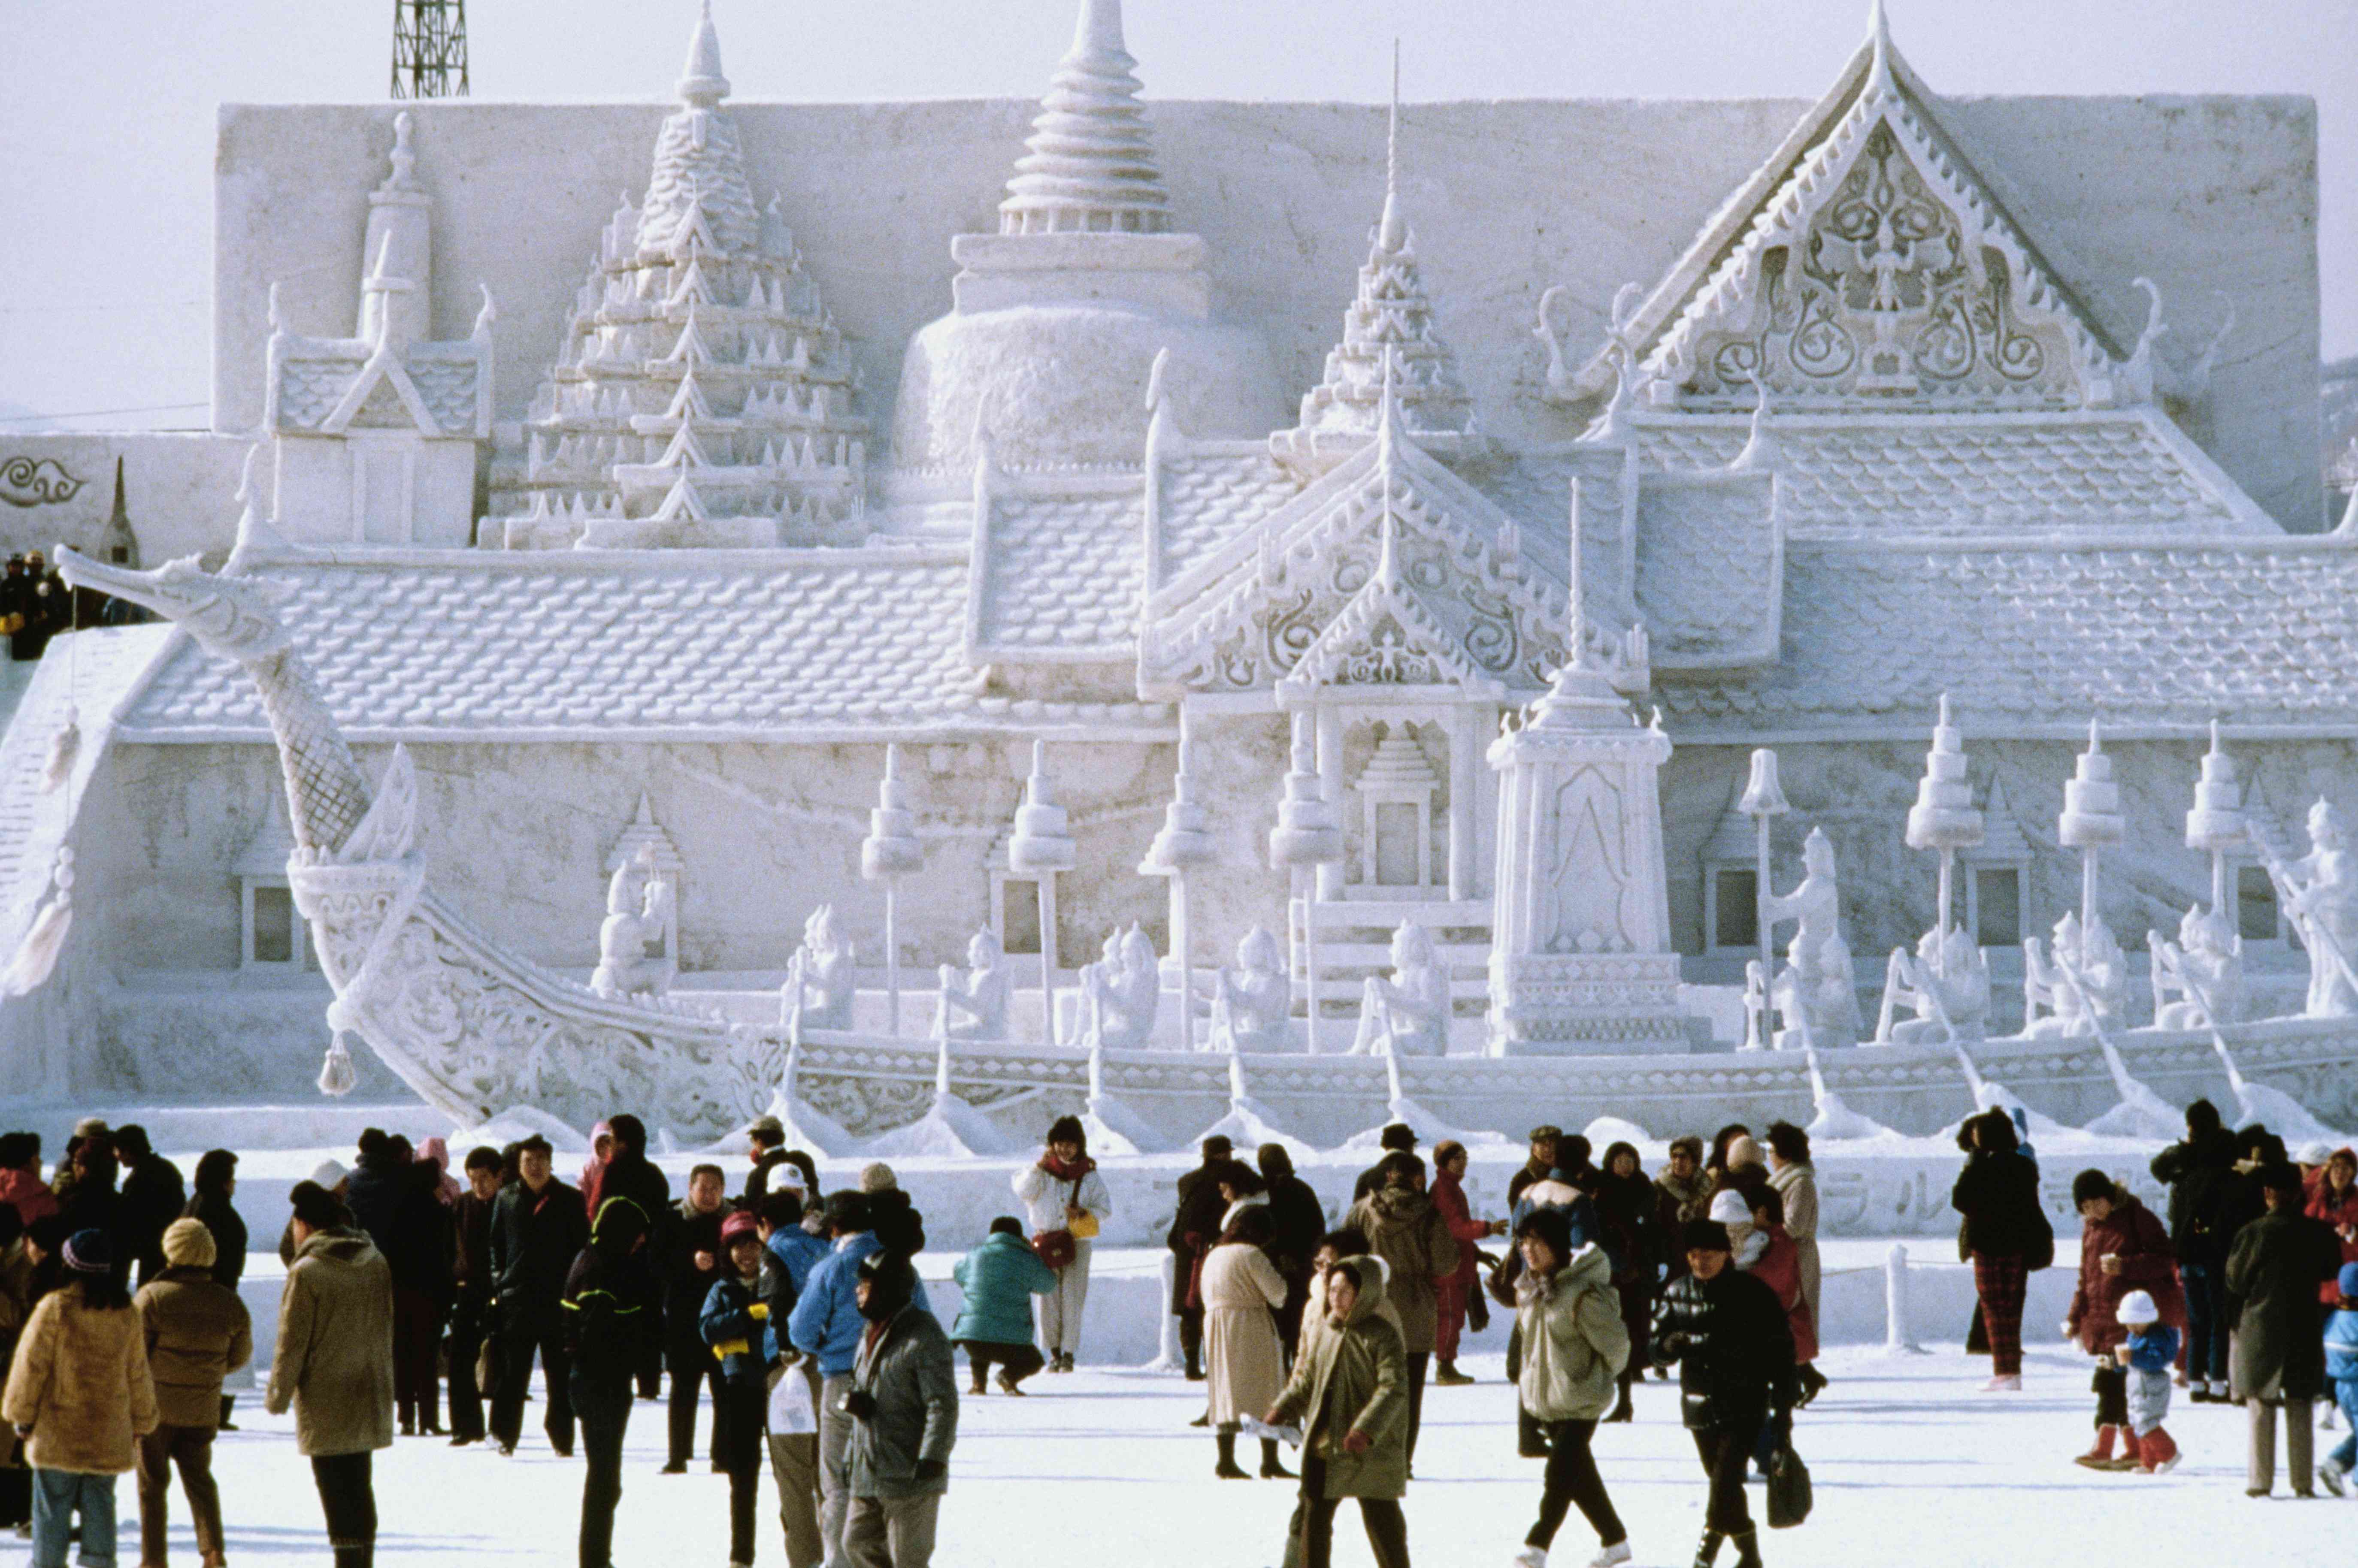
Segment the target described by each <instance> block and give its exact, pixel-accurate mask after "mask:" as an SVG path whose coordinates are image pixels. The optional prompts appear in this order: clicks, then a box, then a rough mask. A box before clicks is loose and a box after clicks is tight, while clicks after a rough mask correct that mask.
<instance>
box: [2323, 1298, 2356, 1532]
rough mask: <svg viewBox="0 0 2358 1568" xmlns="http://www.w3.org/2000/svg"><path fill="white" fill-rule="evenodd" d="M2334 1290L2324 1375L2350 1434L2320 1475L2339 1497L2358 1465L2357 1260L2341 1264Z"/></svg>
mask: <svg viewBox="0 0 2358 1568" xmlns="http://www.w3.org/2000/svg"><path fill="white" fill-rule="evenodd" d="M2335 1289H2336V1290H2338V1291H2339V1292H2341V1300H2340V1301H2339V1302H2338V1303H2335V1310H2334V1312H2333V1314H2331V1316H2329V1317H2328V1318H2327V1319H2326V1320H2325V1375H2326V1377H2327V1378H2328V1379H2331V1382H2332V1384H2333V1402H2334V1403H2335V1404H2337V1405H2339V1406H2341V1407H2342V1416H2343V1418H2344V1419H2345V1420H2346V1421H2347V1422H2348V1423H2349V1427H2350V1435H2349V1436H2347V1437H2344V1438H2343V1439H2342V1442H2341V1443H2340V1444H2338V1445H2337V1446H2336V1447H2335V1448H2334V1450H2333V1452H2332V1453H2331V1454H2327V1455H2326V1456H2325V1463H2324V1464H2322V1465H2319V1466H2318V1467H2317V1478H2318V1479H2319V1480H2320V1481H2322V1482H2324V1483H2325V1489H2326V1490H2327V1491H2329V1492H2331V1493H2332V1494H2333V1495H2334V1496H2335V1497H2337V1498H2339V1497H2342V1496H2345V1495H2347V1494H2346V1492H2345V1490H2344V1488H2343V1487H2342V1480H2343V1478H2344V1477H2345V1476H2348V1475H2349V1474H2350V1472H2351V1470H2352V1469H2353V1467H2358V1263H2344V1264H2342V1277H2341V1278H2340V1279H2339V1280H2337V1281H2335Z"/></svg>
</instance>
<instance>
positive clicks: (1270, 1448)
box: [1260, 1437, 1299, 1481]
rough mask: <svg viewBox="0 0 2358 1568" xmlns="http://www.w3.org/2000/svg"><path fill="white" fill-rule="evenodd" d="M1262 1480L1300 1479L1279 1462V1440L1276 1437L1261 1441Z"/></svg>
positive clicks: (1265, 1438)
mask: <svg viewBox="0 0 2358 1568" xmlns="http://www.w3.org/2000/svg"><path fill="white" fill-rule="evenodd" d="M1260 1478H1261V1479H1262V1480H1264V1481H1292V1480H1296V1479H1299V1477H1297V1476H1295V1475H1294V1473H1293V1471H1291V1470H1289V1469H1287V1468H1286V1467H1285V1466H1284V1465H1281V1464H1279V1463H1278V1462H1277V1439H1276V1438H1274V1437H1264V1438H1262V1439H1261V1440H1260Z"/></svg>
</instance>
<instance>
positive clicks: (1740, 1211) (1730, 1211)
mask: <svg viewBox="0 0 2358 1568" xmlns="http://www.w3.org/2000/svg"><path fill="white" fill-rule="evenodd" d="M1711 1217H1712V1218H1713V1219H1715V1220H1717V1221H1718V1222H1719V1223H1720V1224H1722V1225H1749V1224H1751V1223H1752V1210H1751V1208H1750V1206H1747V1204H1746V1203H1745V1201H1744V1195H1743V1194H1742V1193H1739V1192H1737V1191H1736V1189H1735V1188H1734V1187H1722V1188H1721V1189H1720V1190H1719V1191H1717V1192H1715V1193H1714V1194H1712V1195H1711Z"/></svg>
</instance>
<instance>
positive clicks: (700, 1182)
mask: <svg viewBox="0 0 2358 1568" xmlns="http://www.w3.org/2000/svg"><path fill="white" fill-rule="evenodd" d="M727 1182H728V1176H727V1174H726V1173H723V1172H722V1170H721V1169H720V1167H719V1166H718V1165H698V1166H697V1167H696V1169H694V1170H693V1171H690V1172H689V1173H687V1197H685V1198H683V1199H681V1200H680V1202H679V1205H678V1206H677V1207H676V1208H675V1209H674V1210H673V1211H672V1216H673V1217H672V1247H671V1255H670V1257H669V1259H668V1260H666V1261H665V1264H664V1266H663V1281H664V1332H663V1346H664V1363H665V1366H666V1367H668V1368H670V1369H671V1456H670V1458H669V1459H668V1460H667V1461H666V1462H665V1465H664V1474H665V1475H666V1476H679V1475H685V1474H686V1473H687V1461H688V1456H689V1455H690V1454H693V1453H694V1452H695V1451H696V1404H697V1400H698V1397H699V1396H700V1395H701V1393H702V1391H703V1390H704V1387H705V1385H706V1384H708V1383H709V1384H710V1385H711V1387H712V1446H711V1457H712V1467H713V1469H715V1470H719V1468H720V1409H721V1406H720V1397H721V1387H720V1363H719V1360H717V1359H715V1358H714V1357H713V1354H712V1351H711V1348H710V1346H707V1345H706V1344H705V1343H704V1334H703V1331H702V1329H701V1328H700V1327H699V1326H698V1324H699V1320H700V1319H701V1317H702V1315H703V1313H704V1299H705V1298H706V1297H707V1296H708V1295H710V1294H711V1293H712V1287H713V1285H714V1283H715V1282H717V1281H719V1278H720V1275H721V1272H722V1271H724V1270H725V1269H727V1268H728V1267H729V1253H728V1249H726V1248H724V1247H722V1246H721V1245H720V1223H721V1221H723V1220H725V1219H727V1218H728V1217H729V1215H730V1208H729V1199H728V1197H727V1195H726V1192H727Z"/></svg>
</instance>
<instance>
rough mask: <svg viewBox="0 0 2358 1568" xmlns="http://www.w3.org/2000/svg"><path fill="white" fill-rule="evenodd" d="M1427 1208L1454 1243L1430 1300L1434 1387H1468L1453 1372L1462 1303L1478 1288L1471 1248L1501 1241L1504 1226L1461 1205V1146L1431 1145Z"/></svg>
mask: <svg viewBox="0 0 2358 1568" xmlns="http://www.w3.org/2000/svg"><path fill="white" fill-rule="evenodd" d="M1433 1170H1434V1172H1435V1173H1436V1174H1435V1175H1434V1176H1433V1212H1434V1213H1435V1214H1438V1215H1439V1216H1441V1222H1442V1223H1443V1224H1444V1225H1446V1226H1447V1227H1449V1234H1450V1236H1451V1237H1452V1238H1455V1240H1456V1242H1457V1271H1456V1272H1455V1273H1454V1274H1452V1275H1450V1276H1449V1278H1448V1279H1447V1280H1446V1281H1443V1282H1442V1283H1441V1284H1440V1285H1439V1286H1437V1287H1435V1289H1434V1292H1433V1294H1434V1301H1435V1306H1436V1308H1437V1310H1438V1312H1439V1314H1440V1315H1439V1318H1438V1320H1437V1321H1436V1322H1435V1324H1434V1325H1433V1359H1434V1360H1435V1361H1438V1362H1439V1363H1441V1366H1440V1369H1439V1370H1438V1371H1436V1372H1435V1373H1434V1374H1433V1383H1434V1384H1435V1385H1436V1386H1438V1387H1444V1388H1445V1387H1448V1386H1450V1385H1453V1384H1463V1383H1470V1382H1472V1381H1473V1380H1474V1379H1471V1378H1469V1377H1467V1376H1466V1374H1465V1373H1463V1372H1460V1371H1459V1370H1458V1369H1457V1336H1458V1335H1459V1334H1460V1333H1462V1332H1463V1331H1464V1329H1465V1327H1466V1303H1467V1302H1469V1301H1471V1300H1472V1299H1473V1297H1474V1292H1476V1290H1477V1289H1479V1288H1480V1281H1481V1271H1480V1265H1479V1263H1478V1262H1477V1261H1476V1252H1475V1245H1476V1243H1477V1242H1480V1241H1482V1240H1484V1239H1486V1238H1489V1237H1493V1236H1503V1235H1505V1234H1506V1231H1507V1225H1506V1222H1505V1221H1504V1220H1500V1221H1498V1223H1497V1224H1495V1225H1494V1224H1492V1223H1491V1222H1490V1221H1488V1220H1485V1219H1476V1218H1475V1217H1474V1210H1473V1206H1471V1205H1470V1204H1468V1203H1467V1202H1466V1146H1465V1145H1464V1144H1463V1143H1454V1142H1443V1143H1436V1144H1435V1145H1433Z"/></svg>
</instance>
